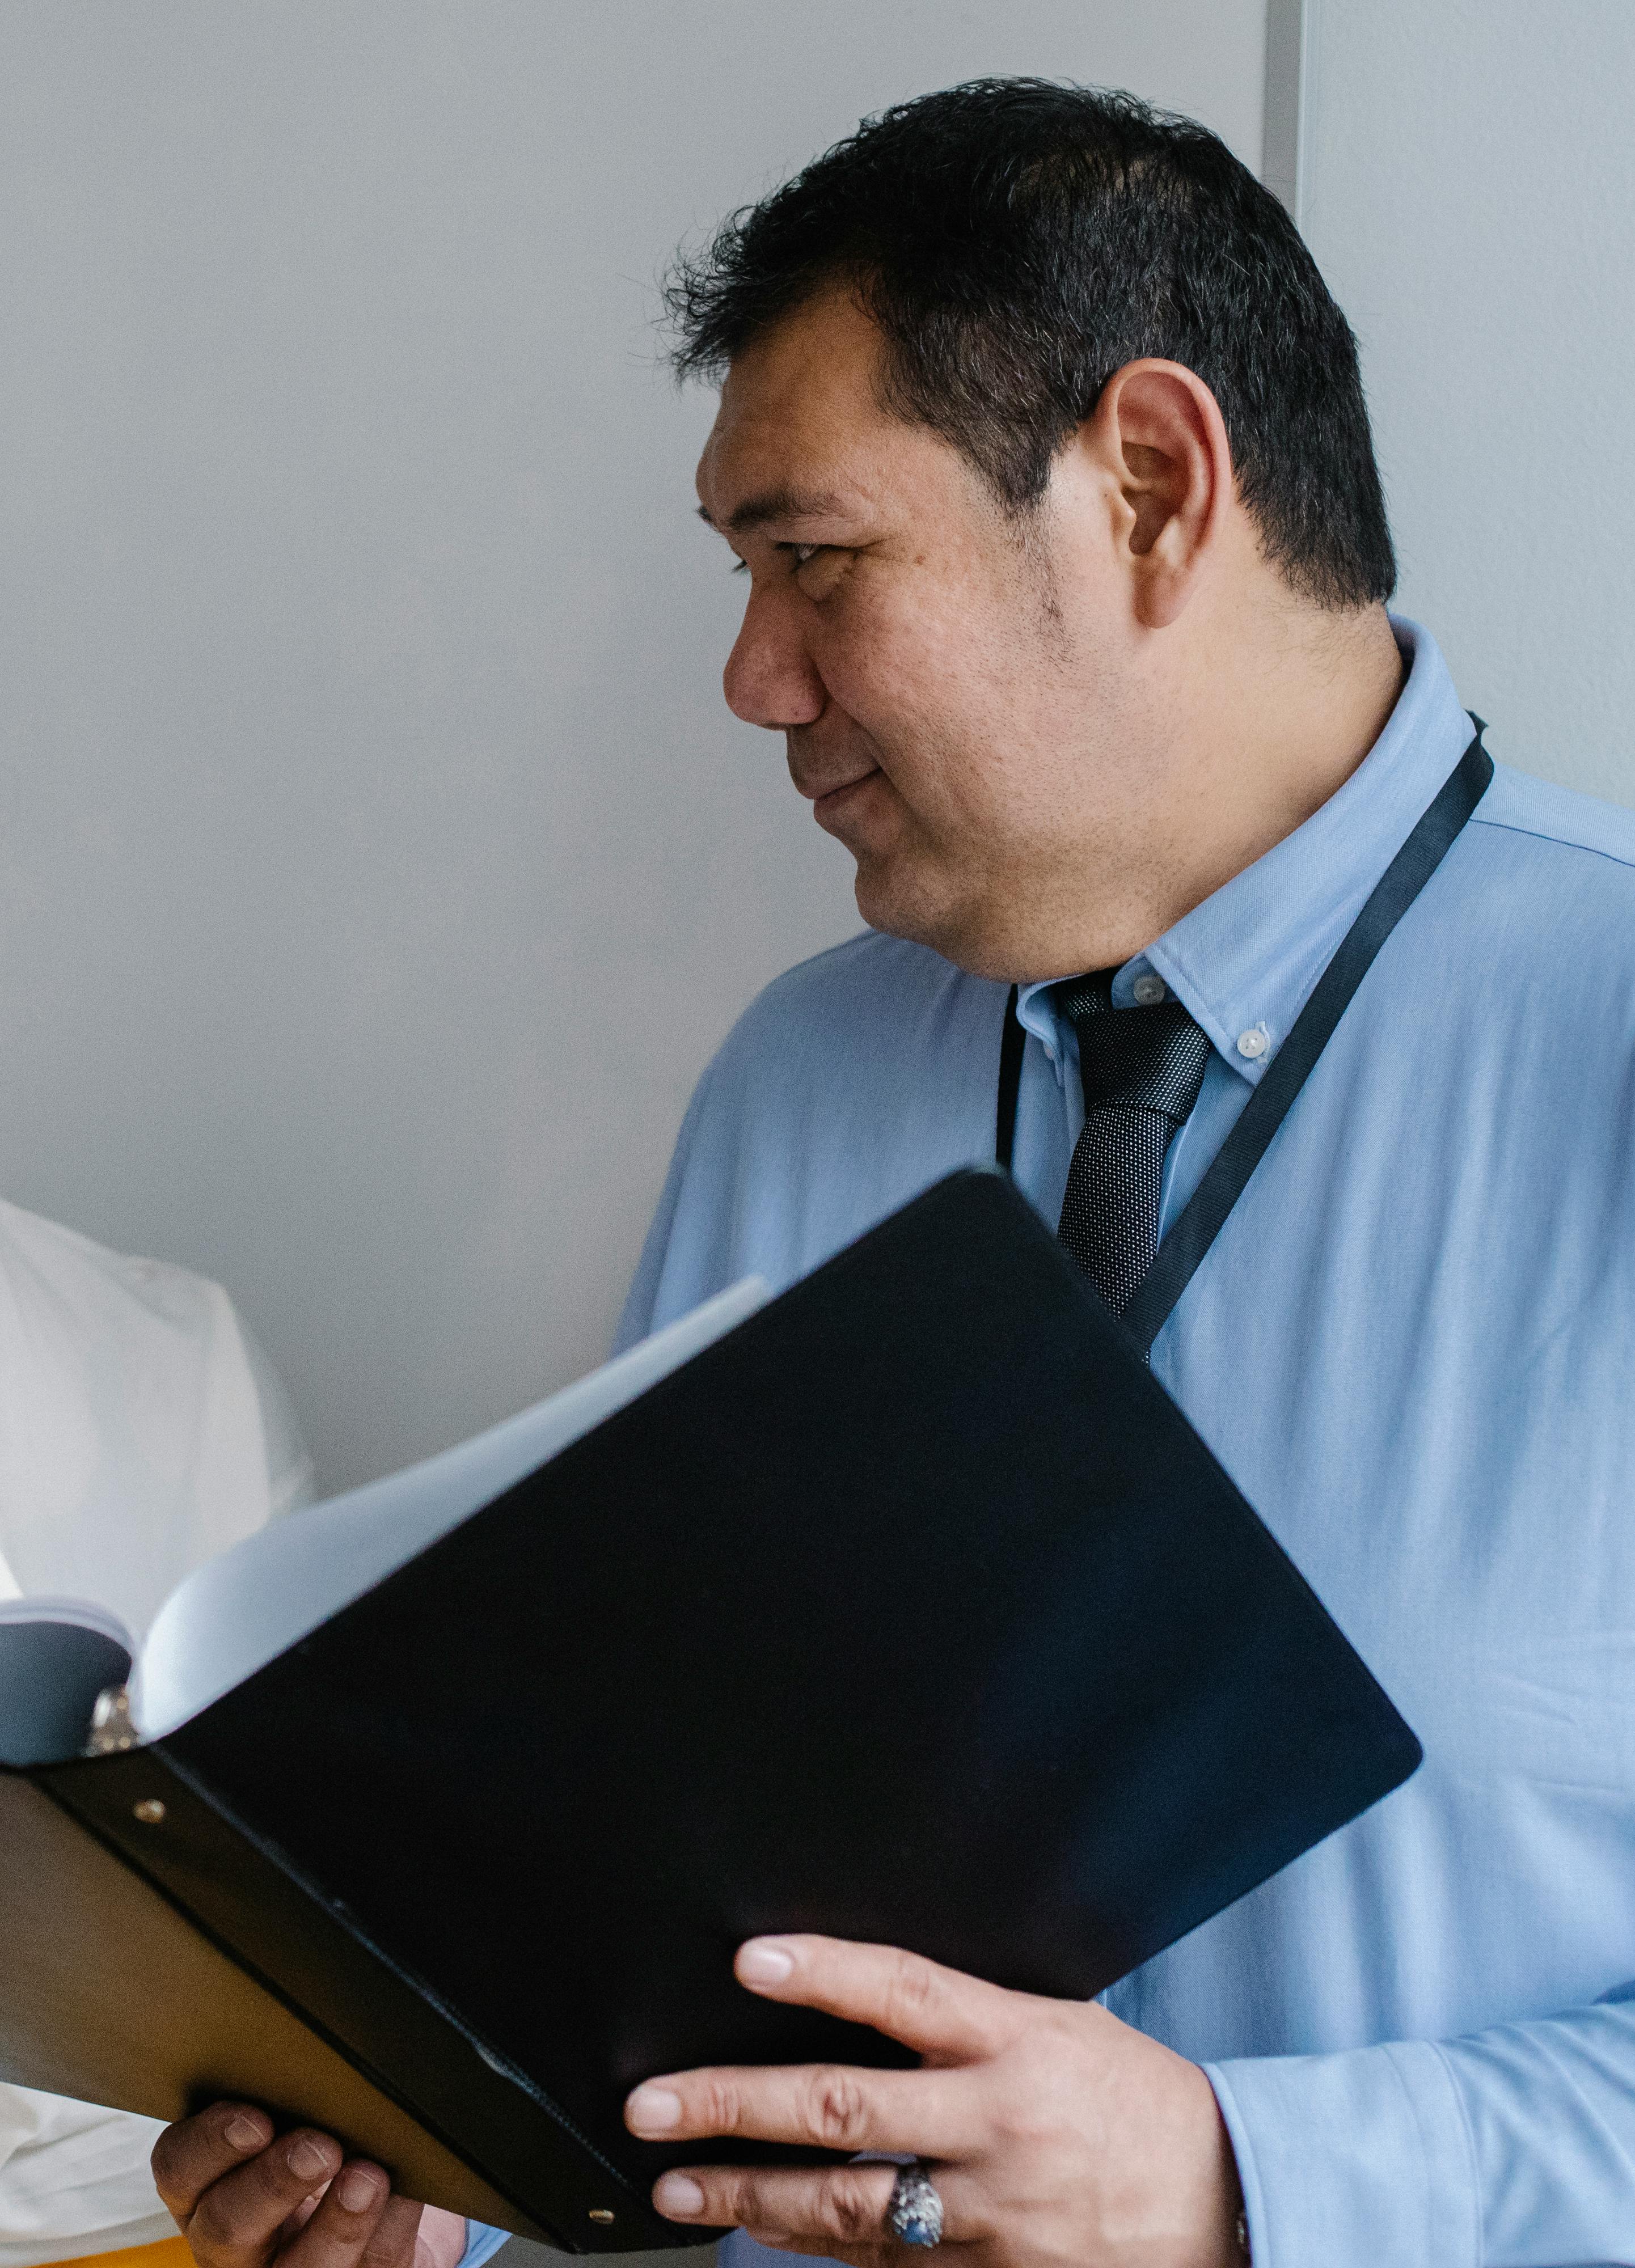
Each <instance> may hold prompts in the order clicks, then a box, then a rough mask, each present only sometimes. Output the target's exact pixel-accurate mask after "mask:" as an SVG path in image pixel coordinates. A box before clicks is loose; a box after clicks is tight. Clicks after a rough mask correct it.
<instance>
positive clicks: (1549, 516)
mask: <svg viewBox="0 0 1635 2268" xmlns="http://www.w3.org/2000/svg"><path fill="white" fill-rule="evenodd" d="M1274 4H1278V0H1274ZM1306 35H1307V55H1306V70H1305V74H1304V79H1305V105H1304V119H1303V132H1302V135H1301V137H1300V139H1301V181H1300V215H1301V218H1302V222H1303V225H1304V226H1305V229H1306V232H1307V238H1308V240H1309V241H1310V243H1311V246H1312V249H1313V250H1314V252H1315V254H1316V255H1317V258H1318V260H1319V261H1320V262H1321V264H1322V269H1323V272H1324V274H1325V275H1326V276H1327V277H1328V280H1329V286H1330V288H1331V289H1332V290H1333V291H1334V293H1335V296H1336V297H1337V298H1338V300H1339V301H1340V304H1341V305H1342V306H1344V309H1345V311H1346V313H1348V314H1349V315H1350V317H1351V321H1352V323H1353V324H1354V325H1355V327H1356V328H1357V330H1358V331H1359V334H1360V335H1361V339H1362V345H1363V366H1364V375H1365V378H1366V381H1367V386H1368V393H1369V401H1370V404H1371V407H1372V409H1373V412H1374V425H1375V431H1376V433H1377V436H1378V439H1379V445H1380V453H1381V461H1382V463H1383V467H1384V470H1385V475H1386V480H1387V484H1388V492H1389V498H1390V506H1391V519H1392V524H1393V526H1394V527H1395V530H1396V537H1397V542H1398V546H1399V549H1400V552H1401V556H1402V565H1403V583H1402V592H1401V595H1400V598H1399V600H1398V603H1399V604H1400V605H1402V606H1403V607H1404V608H1406V610H1407V611H1408V612H1409V613H1410V614H1413V615H1418V617H1419V618H1420V619H1421V620H1423V621H1425V622H1428V623H1429V624H1430V626H1431V627H1432V630H1434V631H1435V633H1436V636H1437V637H1438V638H1439V640H1440V643H1441V644H1442V646H1443V648H1444V650H1445V651H1446V652H1447V655H1448V658H1449V659H1450V661H1451V662H1452V664H1453V666H1454V671H1455V676H1456V678H1457V680H1458V682H1459V686H1460V689H1461V691H1462V695H1463V696H1464V698H1465V700H1466V701H1467V702H1468V703H1469V704H1470V706H1471V707H1472V708H1474V709H1477V710H1478V711H1480V712H1481V714H1482V715H1484V717H1486V718H1488V719H1489V721H1490V723H1491V726H1492V730H1491V733H1490V735H1489V740H1490V744H1491V747H1493V749H1494V750H1495V752H1496V753H1498V754H1500V755H1505V756H1506V757H1508V758H1509V759H1510V760H1511V761H1512V762H1516V763H1519V764H1521V765H1522V766H1524V767H1525V768H1526V769H1527V770H1530V771H1535V772H1539V773H1542V774H1543V775H1545V776H1546V777H1550V778H1553V779H1558V780H1563V781H1565V782H1567V783H1568V784H1571V785H1572V786H1575V787H1581V788H1587V789H1588V790H1590V791H1591V792H1594V793H1596V794H1600V795H1605V796H1611V797H1614V798H1616V799H1618V800H1620V801H1623V802H1625V803H1635V639H1632V638H1631V635H1630V617H1631V602H1632V601H1635V570H1632V559H1635V549H1632V545H1631V526H1632V524H1635V417H1632V416H1631V409H1630V387H1631V373H1632V372H1635V128H1632V122H1635V7H1631V5H1630V0H1556V4H1554V5H1553V6H1540V5H1539V4H1537V0H1367V4H1366V5H1363V4H1360V0H1306Z"/></svg>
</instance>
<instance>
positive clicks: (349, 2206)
mask: <svg viewBox="0 0 1635 2268" xmlns="http://www.w3.org/2000/svg"><path fill="white" fill-rule="evenodd" d="M153 2178H154V2182H155V2183H156V2185H157V2187H158V2192H159V2195H160V2197H161V2198H163V2199H164V2201H165V2204H166V2206H167V2207H168V2209H169V2211H170V2212H171V2213H172V2214H173V2217H174V2219H175V2220H176V2222H177V2224H178V2226H179V2227H180V2229H181V2231H182V2234H183V2235H185V2236H186V2238H187V2240H188V2246H189V2248H190V2249H191V2250H192V2252H193V2256H194V2258H195V2260H196V2261H198V2262H199V2263H200V2264H201V2268H266V2264H267V2263H269V2262H270V2261H271V2260H272V2259H273V2258H274V2257H275V2255H276V2256H278V2257H280V2259H281V2262H288V2263H289V2268H358V2264H359V2263H360V2262H362V2261H363V2260H364V2258H365V2254H367V2256H368V2263H369V2268H412V2264H413V2260H414V2250H415V2235H416V2229H417V2228H418V2226H419V2220H420V2208H419V2206H418V2205H410V2204H409V2203H408V2202H407V2201H406V2200H393V2205H394V2206H396V2207H397V2208H399V2209H397V2210H393V2209H392V2208H391V2207H389V2206H388V2199H390V2198H391V2183H390V2182H389V2181H388V2179H387V2176H386V2174H385V2173H384V2172H383V2171H382V2169H380V2168H379V2166H372V2165H370V2164H369V2163H368V2162H367V2161H365V2160H362V2159H355V2160H354V2161H352V2162H351V2163H350V2164H345V2163H343V2161H342V2152H341V2147H340V2145H339V2144H338V2143H337V2142H335V2141H332V2140H331V2139H330V2138H329V2136H328V2135H327V2134H317V2133H313V2132H312V2131H311V2130H310V2129H307V2128H301V2129H299V2130H298V2132H295V2133H293V2134H286V2135H284V2136H283V2137H282V2138H281V2139H278V2140H276V2141H275V2140H274V2139H272V2126H271V2123H270V2121H269V2120H268V2119H267V2118H266V2117H265V2116H264V2115H263V2114H262V2113H261V2112H260V2111H256V2110H248V2109H247V2107H246V2106H245V2105H243V2104H241V2103H217V2104H215V2105H214V2106H213V2107H212V2108H211V2109H210V2110H207V2111H203V2112H202V2113H201V2114H200V2116H199V2117H196V2118H189V2119H184V2120H182V2121H180V2123H179V2124H176V2125H174V2126H171V2127H167V2128H166V2131H165V2132H164V2133H163V2134H162V2135H161V2136H160V2137H159V2139H158V2144H157V2145H156V2146H155V2148H154V2152H153ZM316 2191H322V2192H323V2194H322V2196H321V2198H320V2202H319V2204H318V2205H317V2207H316V2209H315V2210H314V2211H313V2212H312V2213H311V2215H310V2217H309V2218H307V2219H306V2221H305V2225H304V2226H300V2225H299V2224H298V2219H297V2217H298V2215H299V2214H300V2213H301V2209H302V2208H303V2206H305V2205H306V2202H307V2200H308V2199H309V2198H312V2197H313V2194H314V2192H316ZM292 2230H293V2232H294V2233H293V2234H292V2233H291V2232H292Z"/></svg>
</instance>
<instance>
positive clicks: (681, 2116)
mask: <svg viewBox="0 0 1635 2268" xmlns="http://www.w3.org/2000/svg"><path fill="white" fill-rule="evenodd" d="M624 2123H625V2124H626V2125H627V2126H628V2127H629V2128H630V2132H631V2133H632V2134H639V2135H641V2136H642V2137H643V2138H644V2139H648V2140H659V2139H662V2140H665V2141H684V2140H686V2141H689V2140H694V2139H696V2138H697V2137H699V2136H700V2135H704V2134H733V2135H740V2136H742V2137H745V2138H747V2139H748V2138H752V2137H753V2138H754V2139H755V2140H757V2141H762V2142H811V2143H816V2144H818V2145H819V2146H821V2147H823V2148H826V2149H830V2150H902V2151H909V2152H911V2153H912V2154H914V2155H915V2156H916V2157H920V2156H926V2157H931V2156H935V2157H939V2158H941V2157H961V2156H964V2155H967V2154H970V2153H972V2152H974V2151H975V2150H976V2148H977V2147H979V2145H980V2141H981V2130H980V2128H979V2126H978V2123H977V2105H976V2102H975V2100H974V2099H973V2091H972V2088H971V2087H970V2084H969V2082H968V2080H967V2079H966V2078H965V2076H964V2074H963V2073H961V2072H958V2071H943V2070H932V2071H858V2070H853V2069H851V2068H850V2067H848V2066H845V2065H841V2064H797V2065H789V2066H777V2065H773V2066H757V2067H751V2068H749V2069H747V2070H736V2069H733V2068H730V2067H729V2068H721V2069H716V2070H710V2071H688V2072H682V2073H680V2074H679V2075H678V2076H676V2077H674V2078H667V2079H650V2080H647V2081H646V2082H645V2083H644V2085H643V2086H641V2087H638V2088H637V2089H636V2090H635V2092H634V2093H633V2094H632V2095H630V2096H629V2097H627V2099H626V2102H625V2106H624Z"/></svg>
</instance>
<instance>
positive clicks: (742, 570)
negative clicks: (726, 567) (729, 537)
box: [731, 559, 749, 575]
mask: <svg viewBox="0 0 1635 2268" xmlns="http://www.w3.org/2000/svg"><path fill="white" fill-rule="evenodd" d="M731 571H732V572H733V574H734V575H747V574H748V572H749V562H748V560H747V559H734V560H733V565H732V570H731Z"/></svg>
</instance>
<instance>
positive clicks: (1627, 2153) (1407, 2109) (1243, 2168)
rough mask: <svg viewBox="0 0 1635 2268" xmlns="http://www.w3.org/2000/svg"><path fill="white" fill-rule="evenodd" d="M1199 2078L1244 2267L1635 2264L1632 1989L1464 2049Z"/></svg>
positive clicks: (1228, 2066) (1442, 2045) (1308, 2061)
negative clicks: (1240, 2228) (1218, 2127)
mask: <svg viewBox="0 0 1635 2268" xmlns="http://www.w3.org/2000/svg"><path fill="white" fill-rule="evenodd" d="M1205 2069H1206V2070H1207V2072H1208V2073H1209V2078H1210V2081H1211V2083H1212V2086H1213V2088H1214V2089H1215V2094H1216V2097H1217V2099H1218V2100H1219V2103H1220V2107H1221V2112H1222V2116H1223V2117H1225V2119H1226V2125H1227V2128H1228V2131H1229V2132H1230V2133H1231V2136H1232V2140H1233V2146H1234V2149H1235V2151H1236V2153H1237V2159H1238V2167H1239V2171H1240V2173H1241V2176H1242V2180H1243V2196H1244V2204H1245V2208H1246V2212H1247V2215H1248V2228H1249V2238H1250V2248H1251V2250H1252V2253H1253V2257H1254V2259H1255V2262H1256V2268H1309V2264H1310V2263H1311V2262H1313V2261H1317V2260H1321V2261H1322V2263H1323V2268H1425V2264H1426V2263H1427V2262H1432V2261H1434V2262H1435V2263H1436V2268H1627V2264H1631V2263H1635V1985H1629V1986H1625V1987H1623V1988H1621V1990H1620V1991H1619V1992H1616V1993H1613V1994H1609V1996H1608V1997H1607V1998H1606V1999H1602V2000H1600V2001H1597V2002H1595V2003H1594V2005H1593V2006H1591V2007H1585V2008H1578V2009H1574V2010H1572V2011H1570V2012H1569V2013H1567V2014H1563V2015H1558V2016H1552V2017H1549V2018H1546V2019H1543V2020H1542V2021H1537V2022H1532V2023H1517V2024H1501V2025H1497V2026H1495V2027H1494V2028H1493V2029H1491V2030H1489V2031H1484V2032H1478V2033H1475V2034H1473V2035H1471V2036H1469V2038H1465V2039H1456V2040H1442V2041H1431V2040H1410V2041H1395V2042H1390V2043H1386V2044H1384V2045H1382V2046H1379V2047H1369V2048H1358V2049H1353V2050H1351V2051H1349V2052H1347V2053H1345V2054H1341V2055H1322V2056H1275V2057H1260V2058H1243V2059H1241V2060H1235V2061H1232V2062H1226V2063H1219V2064H1212V2065H1206V2066H1205Z"/></svg>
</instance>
